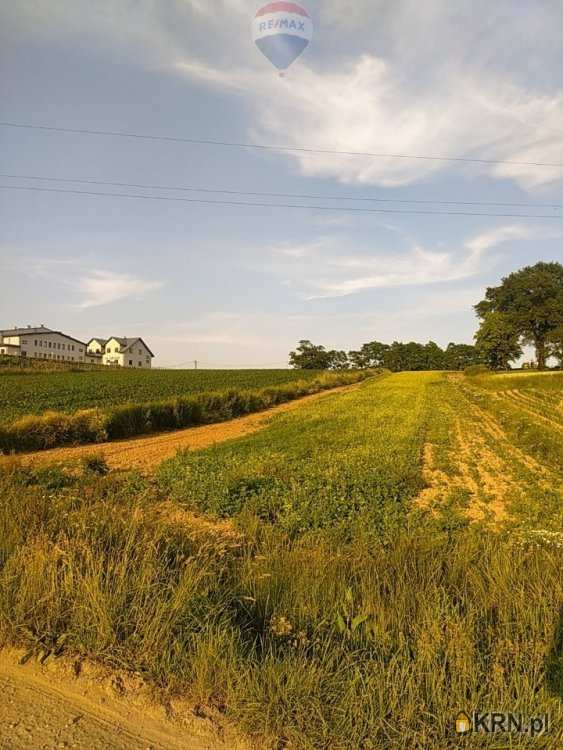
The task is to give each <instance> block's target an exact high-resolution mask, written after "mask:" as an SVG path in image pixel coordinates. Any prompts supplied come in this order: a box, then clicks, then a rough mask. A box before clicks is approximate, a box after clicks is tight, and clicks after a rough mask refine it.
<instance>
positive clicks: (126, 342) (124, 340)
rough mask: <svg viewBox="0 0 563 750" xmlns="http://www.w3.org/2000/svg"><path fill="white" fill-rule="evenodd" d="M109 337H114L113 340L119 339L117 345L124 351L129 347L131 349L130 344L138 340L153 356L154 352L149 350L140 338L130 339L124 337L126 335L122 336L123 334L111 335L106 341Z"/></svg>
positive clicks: (132, 344)
mask: <svg viewBox="0 0 563 750" xmlns="http://www.w3.org/2000/svg"><path fill="white" fill-rule="evenodd" d="M111 339H115V341H119V345H120V346H121V348H122V349H123V351H124V352H126V351H128V350H129V349H131V347H132V346H134V345H135V344H136V343H137V342H138V341H140V342H141V344H142V345H143V346H144V347H145V349H146V350H147V351H148V353H149V354H150V355H151V357H154V354H153V353H152V352H151V350H150V349H149V347H148V346H147V345H146V344H145V342H144V341H143V339H142V338H139V337H137V338H133V339H130V338H126V337H123V336H111V337H110V339H108V341H110V340H111ZM106 343H107V342H106Z"/></svg>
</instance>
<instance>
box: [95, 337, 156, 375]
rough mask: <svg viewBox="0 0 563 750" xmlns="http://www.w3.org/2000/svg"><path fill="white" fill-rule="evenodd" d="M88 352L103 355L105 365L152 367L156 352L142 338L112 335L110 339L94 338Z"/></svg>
mask: <svg viewBox="0 0 563 750" xmlns="http://www.w3.org/2000/svg"><path fill="white" fill-rule="evenodd" d="M87 354H90V355H94V356H97V357H100V356H101V359H102V363H103V364H104V365H113V366H114V367H135V368H139V367H142V368H148V367H149V368H150V367H152V358H153V357H154V354H153V353H152V352H151V350H150V349H149V347H148V346H147V345H146V344H145V342H144V341H143V339H141V338H126V337H120V336H112V337H111V338H109V339H102V338H93V339H90V341H89V342H88V346H87Z"/></svg>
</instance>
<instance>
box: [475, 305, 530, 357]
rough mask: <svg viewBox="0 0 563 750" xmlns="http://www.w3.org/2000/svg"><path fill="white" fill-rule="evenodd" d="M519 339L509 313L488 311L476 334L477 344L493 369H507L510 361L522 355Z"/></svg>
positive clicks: (479, 351)
mask: <svg viewBox="0 0 563 750" xmlns="http://www.w3.org/2000/svg"><path fill="white" fill-rule="evenodd" d="M519 339H520V336H519V334H518V332H517V331H516V330H515V329H514V327H513V324H512V321H511V320H510V318H509V316H508V315H506V314H505V313H501V312H488V313H487V314H486V315H485V317H484V318H483V320H482V322H481V325H480V327H479V330H478V331H477V333H476V334H475V345H476V348H477V352H478V354H479V356H480V357H482V360H483V361H484V362H486V364H487V365H488V366H489V367H490V368H491V370H506V369H507V368H508V364H509V362H511V361H512V360H515V359H518V357H520V356H521V355H522V347H521V346H520V341H519Z"/></svg>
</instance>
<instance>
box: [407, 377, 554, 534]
mask: <svg viewBox="0 0 563 750" xmlns="http://www.w3.org/2000/svg"><path fill="white" fill-rule="evenodd" d="M448 380H449V382H450V384H451V385H452V386H453V387H456V386H457V404H456V406H455V408H453V407H452V406H450V407H449V408H450V412H451V423H452V426H451V432H450V435H451V444H450V445H448V446H442V447H440V446H438V445H433V444H431V443H427V445H426V446H425V449H424V455H423V467H422V471H423V476H424V479H425V481H426V484H427V487H426V488H425V489H424V490H423V491H422V492H421V493H420V494H419V496H418V498H417V500H416V504H417V505H418V506H419V507H422V508H425V509H427V510H430V511H431V512H434V513H435V512H438V511H439V510H440V508H441V507H442V506H443V505H444V504H445V503H447V502H448V501H449V500H450V499H451V498H453V497H455V496H456V493H457V494H459V493H460V492H462V493H465V496H466V502H467V505H466V506H465V507H464V513H465V515H466V516H467V517H468V518H469V519H470V520H472V521H482V520H488V521H490V522H491V523H492V524H493V525H497V524H499V523H502V522H503V521H506V520H509V519H510V512H509V509H508V506H509V505H510V502H511V501H512V500H514V499H515V498H525V497H526V495H527V491H528V487H529V485H530V484H533V486H535V487H536V488H538V489H540V490H545V491H546V492H548V491H550V490H551V491H553V490H554V488H556V487H557V484H558V477H557V476H556V475H555V473H554V472H553V471H552V470H551V469H549V468H548V467H546V466H542V465H541V464H540V463H539V462H538V461H537V460H536V459H535V458H533V456H531V455H529V454H528V453H526V452H525V451H524V450H523V449H522V448H520V447H517V446H516V445H514V444H513V443H512V442H511V440H510V439H509V438H508V436H507V435H506V433H505V431H504V429H503V428H502V426H501V425H500V424H499V422H498V421H497V420H496V419H495V417H494V416H493V415H492V414H491V413H489V412H487V411H486V410H485V409H483V408H481V407H480V406H478V405H477V404H475V403H473V402H472V400H471V399H470V398H469V397H468V393H467V392H466V390H465V388H464V386H463V385H461V384H460V383H459V382H458V381H457V380H455V379H454V378H449V379H448ZM518 395H519V394H518ZM496 397H497V398H498V396H496ZM511 397H512V398H514V401H515V403H516V404H517V405H518V406H519V408H520V409H521V410H522V411H523V412H525V413H526V414H530V415H532V412H531V411H529V410H528V409H527V408H526V406H528V403H527V402H523V400H520V399H519V398H517V397H516V396H515V392H510V394H509V395H507V396H506V397H505V398H507V399H510V398H511ZM444 408H448V407H447V406H446V405H444ZM534 416H537V417H540V418H542V419H543V420H544V421H546V422H550V424H552V426H557V427H558V429H561V425H560V424H559V423H556V422H552V421H551V420H549V419H547V418H545V417H542V416H541V415H537V414H535V412H534ZM439 454H442V455H443V456H444V457H445V458H447V461H446V463H447V465H448V466H449V467H450V468H449V469H448V470H444V469H443V468H439V467H438V461H437V456H438V455H439Z"/></svg>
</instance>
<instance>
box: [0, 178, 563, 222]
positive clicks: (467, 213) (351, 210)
mask: <svg viewBox="0 0 563 750" xmlns="http://www.w3.org/2000/svg"><path fill="white" fill-rule="evenodd" d="M0 190H27V191H32V192H40V193H67V194H71V195H88V196H96V197H102V198H132V199H137V200H151V201H164V202H175V203H191V204H198V205H208V206H231V207H247V208H290V209H294V208H297V209H306V210H311V211H332V212H336V213H338V212H339V213H360V214H416V215H420V216H488V217H496V218H508V219H563V216H558V215H556V214H553V215H549V214H518V213H488V212H484V211H427V210H423V209H399V208H357V207H356V206H315V205H311V204H297V203H259V202H250V201H224V200H207V199H205V198H179V197H177V196H172V195H140V194H133V193H109V192H96V191H93V190H70V189H66V188H46V187H37V186H28V185H26V186H24V185H0Z"/></svg>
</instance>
